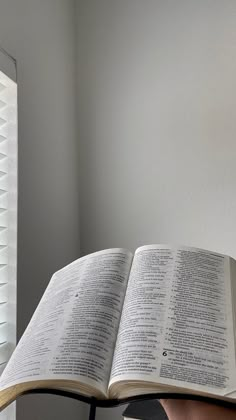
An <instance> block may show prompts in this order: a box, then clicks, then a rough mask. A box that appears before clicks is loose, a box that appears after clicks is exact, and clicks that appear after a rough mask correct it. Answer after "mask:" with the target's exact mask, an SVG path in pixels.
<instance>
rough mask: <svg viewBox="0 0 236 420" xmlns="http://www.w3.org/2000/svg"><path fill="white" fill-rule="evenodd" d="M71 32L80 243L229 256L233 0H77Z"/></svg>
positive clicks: (235, 97)
mask: <svg viewBox="0 0 236 420" xmlns="http://www.w3.org/2000/svg"><path fill="white" fill-rule="evenodd" d="M77 42H78V45H77V52H78V54H77V57H78V75H77V81H78V108H77V116H78V134H79V141H80V165H79V169H80V204H81V206H80V226H81V252H82V254H85V253H89V252H92V251H95V250H98V249H102V248H108V247H117V246H118V247H120V246H122V247H126V248H129V249H131V250H134V249H135V248H136V247H137V246H139V245H141V244H145V243H161V242H164V243H166V242H171V243H182V244H187V245H194V246H199V247H203V248H209V249H213V250H216V251H219V252H223V253H229V254H231V255H232V256H236V241H235V236H236V218H235V214H236V165H235V162H236V141H235V133H236V78H235V73H236V3H235V1H234V0H225V1H221V0H199V1H195V0H179V1H174V0H168V1H161V0H145V1H143V0H119V1H117V0H99V1H97V0H78V1H77ZM121 411H122V410H120V412H121ZM109 414H110V413H109ZM112 417H113V418H114V419H115V415H114V414H113V415H112ZM105 418H109V415H108V413H107V414H105V413H104V412H101V413H100V414H99V417H98V419H99V420H100V419H105ZM117 418H119V417H118V414H117Z"/></svg>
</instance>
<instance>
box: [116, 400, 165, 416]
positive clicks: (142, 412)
mask: <svg viewBox="0 0 236 420" xmlns="http://www.w3.org/2000/svg"><path fill="white" fill-rule="evenodd" d="M123 416H124V417H126V418H131V419H140V420H168V417H167V415H166V413H165V411H164V409H163V408H162V405H161V404H160V403H159V401H157V400H153V401H137V402H133V403H130V404H129V405H128V407H127V408H126V409H125V411H124V412H123Z"/></svg>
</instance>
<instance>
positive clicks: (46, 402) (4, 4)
mask: <svg viewBox="0 0 236 420" xmlns="http://www.w3.org/2000/svg"><path fill="white" fill-rule="evenodd" d="M74 12H75V4H74V1H73V0H40V1H39V0H1V2H0V45H1V46H2V47H3V48H4V49H6V50H7V51H8V52H9V53H10V54H12V55H13V56H14V57H15V58H16V59H17V64H18V102H19V222H18V228H19V229H18V239H19V241H18V337H20V335H21V334H22V332H23V330H24V328H25V327H26V325H27V323H28V321H29V319H30V317H31V315H32V313H33V311H34V309H35V307H36V305H37V303H38V301H39V299H40V297H41V295H42V293H43V291H44V289H45V287H46V285H47V283H48V281H49V279H50V277H51V275H52V273H53V272H54V271H56V270H57V269H59V268H61V267H63V265H65V264H67V263H68V262H70V261H72V260H73V259H75V258H77V257H78V256H79V229H78V214H79V208H78V207H79V200H78V146H77V143H78V142H77V136H76V130H75V99H76V94H75V19H74V14H75V13H74ZM17 406H18V409H17V420H21V419H22V420H23V419H24V420H28V419H34V420H39V419H40V420H41V419H44V420H46V419H50V420H53V419H57V420H58V419H63V420H64V419H65V418H70V419H77V420H78V418H81V417H82V418H83V407H82V408H80V405H79V404H78V403H76V402H73V401H69V400H66V399H65V400H63V399H62V398H58V397H49V396H41V397H40V396H35V397H33V396H29V397H24V398H22V399H21V400H20V401H19V402H18V404H17Z"/></svg>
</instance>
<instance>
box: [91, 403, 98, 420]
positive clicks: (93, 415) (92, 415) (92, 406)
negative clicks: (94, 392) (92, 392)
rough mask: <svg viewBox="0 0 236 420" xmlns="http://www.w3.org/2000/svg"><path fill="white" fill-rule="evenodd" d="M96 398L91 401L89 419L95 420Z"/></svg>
mask: <svg viewBox="0 0 236 420" xmlns="http://www.w3.org/2000/svg"><path fill="white" fill-rule="evenodd" d="M96 408H97V405H96V400H95V401H92V402H91V405H90V411H89V420H95V417H96Z"/></svg>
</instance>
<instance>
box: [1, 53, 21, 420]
mask: <svg viewBox="0 0 236 420" xmlns="http://www.w3.org/2000/svg"><path fill="white" fill-rule="evenodd" d="M16 267H17V83H16V62H15V60H14V59H13V58H12V57H10V56H9V55H8V54H7V53H6V52H5V51H4V50H2V49H1V48H0V374H1V373H2V371H3V370H4V368H5V366H6V363H7V361H8V359H9V357H10V355H11V353H12V351H13V350H14V348H15V345H16V273H17V271H16ZM14 418H15V405H14V404H12V405H11V406H10V407H9V408H7V409H6V410H4V411H3V412H2V413H0V420H13V419H14Z"/></svg>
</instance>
